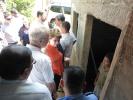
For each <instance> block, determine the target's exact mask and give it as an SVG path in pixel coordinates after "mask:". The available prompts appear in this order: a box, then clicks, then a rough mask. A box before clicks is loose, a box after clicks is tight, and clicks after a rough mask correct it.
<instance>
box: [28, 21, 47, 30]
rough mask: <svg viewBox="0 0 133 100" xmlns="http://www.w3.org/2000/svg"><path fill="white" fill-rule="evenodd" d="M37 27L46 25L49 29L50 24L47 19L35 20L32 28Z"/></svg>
mask: <svg viewBox="0 0 133 100" xmlns="http://www.w3.org/2000/svg"><path fill="white" fill-rule="evenodd" d="M37 27H46V28H48V29H49V26H48V22H47V21H44V22H41V21H39V20H35V21H33V22H32V24H31V25H30V29H34V28H37Z"/></svg>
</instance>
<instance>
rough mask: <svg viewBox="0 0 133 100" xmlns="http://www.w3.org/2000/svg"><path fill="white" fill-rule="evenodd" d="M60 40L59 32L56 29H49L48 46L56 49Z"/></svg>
mask: <svg viewBox="0 0 133 100" xmlns="http://www.w3.org/2000/svg"><path fill="white" fill-rule="evenodd" d="M59 40H60V31H59V29H57V28H54V29H51V30H50V32H49V44H50V45H52V46H54V47H57V45H58V44H59Z"/></svg>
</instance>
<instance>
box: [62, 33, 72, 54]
mask: <svg viewBox="0 0 133 100" xmlns="http://www.w3.org/2000/svg"><path fill="white" fill-rule="evenodd" d="M61 36H62V37H61V39H60V44H61V46H62V48H63V50H64V52H65V54H64V56H65V57H70V56H71V52H72V47H73V37H72V36H71V35H70V33H65V34H64V33H63V34H61Z"/></svg>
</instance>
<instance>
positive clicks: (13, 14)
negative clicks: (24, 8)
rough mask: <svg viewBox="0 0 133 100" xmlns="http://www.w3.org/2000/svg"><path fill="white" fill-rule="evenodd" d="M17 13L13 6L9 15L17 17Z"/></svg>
mask: <svg viewBox="0 0 133 100" xmlns="http://www.w3.org/2000/svg"><path fill="white" fill-rule="evenodd" d="M17 13H18V11H17V10H16V9H15V8H13V9H12V10H11V15H12V16H14V17H17Z"/></svg>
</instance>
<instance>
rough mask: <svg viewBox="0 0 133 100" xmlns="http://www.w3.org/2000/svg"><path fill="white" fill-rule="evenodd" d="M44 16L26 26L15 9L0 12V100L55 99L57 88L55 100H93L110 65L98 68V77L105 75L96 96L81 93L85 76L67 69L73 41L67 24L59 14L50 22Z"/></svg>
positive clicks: (74, 38)
mask: <svg viewBox="0 0 133 100" xmlns="http://www.w3.org/2000/svg"><path fill="white" fill-rule="evenodd" d="M46 15H47V14H46V12H43V11H38V12H37V16H36V19H35V20H34V21H33V22H31V23H29V21H28V20H27V18H25V17H23V16H22V15H21V14H19V12H17V10H16V9H13V10H11V12H10V13H9V12H5V13H3V16H4V20H3V21H1V25H0V49H1V53H0V76H1V80H0V99H1V100H52V99H53V100H55V99H57V94H56V93H57V91H58V90H59V89H60V90H63V91H64V94H65V96H64V97H63V98H59V100H97V96H99V91H101V89H102V86H103V84H104V82H105V79H106V76H107V72H108V71H109V67H110V65H109V67H108V68H107V67H106V66H105V68H104V67H100V74H101V73H103V72H105V74H104V75H105V76H103V77H104V78H105V79H104V80H103V81H102V82H103V83H99V84H102V85H100V86H101V87H100V89H99V87H98V88H97V89H99V90H98V94H97V96H96V95H95V94H94V92H92V93H86V94H83V93H82V86H83V84H84V81H85V73H84V71H83V70H82V69H81V68H80V67H77V66H69V61H70V56H71V52H72V48H73V45H74V43H75V42H76V37H75V36H74V34H73V33H72V32H70V28H71V25H70V23H69V22H68V21H65V16H64V15H63V14H59V15H57V16H56V17H55V18H52V19H51V21H50V22H47V21H46V20H47V16H46ZM110 62H111V61H110ZM110 62H109V63H110ZM104 69H106V71H104ZM99 77H100V75H99ZM102 79H103V78H102ZM97 80H98V78H97ZM98 82H99V80H98ZM98 82H96V84H98ZM95 90H96V89H95Z"/></svg>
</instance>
